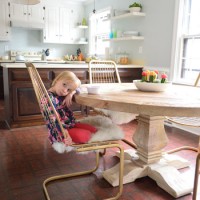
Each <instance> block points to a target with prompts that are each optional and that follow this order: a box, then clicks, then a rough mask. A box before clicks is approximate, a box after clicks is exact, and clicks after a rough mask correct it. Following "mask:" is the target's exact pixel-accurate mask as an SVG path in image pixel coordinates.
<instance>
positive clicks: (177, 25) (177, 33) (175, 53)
mask: <svg viewBox="0 0 200 200" xmlns="http://www.w3.org/2000/svg"><path fill="white" fill-rule="evenodd" d="M184 3H185V0H177V1H176V2H175V15H174V33H173V40H172V54H171V67H170V78H171V79H172V81H173V82H174V83H178V84H186V85H193V84H194V82H195V79H196V77H197V75H198V73H199V72H200V69H199V70H197V69H195V68H191V69H190V70H188V71H189V72H190V73H193V72H195V71H196V73H193V74H194V77H193V78H192V79H189V78H181V73H182V72H183V64H184V63H183V61H184V60H185V61H188V60H189V59H190V58H185V57H184V53H185V51H186V48H184V47H186V46H184V41H186V40H187V39H188V40H189V39H196V38H197V37H198V38H199V37H200V34H195V35H194V34H188V33H187V34H185V33H184V32H185V30H184V28H185V27H184V26H182V22H183V20H184V17H185V16H184V13H183V10H184ZM187 22H188V21H187ZM186 26H188V24H186ZM185 71H186V70H185Z"/></svg>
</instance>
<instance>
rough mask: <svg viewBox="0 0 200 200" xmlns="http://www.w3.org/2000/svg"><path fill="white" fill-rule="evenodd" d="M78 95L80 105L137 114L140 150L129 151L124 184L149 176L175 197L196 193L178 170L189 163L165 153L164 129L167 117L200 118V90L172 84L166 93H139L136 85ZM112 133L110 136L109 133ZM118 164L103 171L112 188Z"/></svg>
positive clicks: (103, 86) (136, 139)
mask: <svg viewBox="0 0 200 200" xmlns="http://www.w3.org/2000/svg"><path fill="white" fill-rule="evenodd" d="M81 91H82V92H81V93H80V94H78V95H75V101H76V102H77V103H78V104H81V105H86V106H90V107H95V108H104V109H109V110H113V111H121V112H127V113H137V114H138V117H137V120H138V126H137V129H136V131H135V133H134V134H133V142H134V143H135V144H136V145H137V149H131V150H128V151H127V152H126V154H127V155H126V156H125V158H126V159H125V162H124V179H123V183H124V184H126V183H130V182H133V181H135V180H136V179H138V178H141V177H145V176H149V177H150V178H152V179H154V180H155V181H156V183H157V184H158V185H159V186H160V187H161V188H162V189H164V190H165V191H167V192H168V193H169V194H171V195H172V196H174V197H175V198H177V197H180V196H183V195H186V194H189V193H191V192H192V190H193V177H192V179H191V181H189V179H188V177H186V176H184V173H180V171H179V169H181V168H185V167H188V166H189V165H190V163H189V162H188V161H187V160H186V159H183V158H181V157H179V156H177V155H173V154H167V153H166V152H164V151H163V149H164V147H166V146H167V144H168V138H167V135H166V132H165V128H164V120H165V117H166V116H168V117H169V116H183V117H200V88H199V87H193V86H185V85H174V84H172V85H171V86H170V87H169V88H167V90H165V91H164V92H147V91H140V90H138V89H137V88H136V87H135V84H134V83H115V84H101V89H100V92H99V94H88V93H87V85H82V86H81ZM108 134H109V133H108ZM118 169H119V168H118V164H117V165H116V166H114V167H112V168H111V169H108V170H106V171H104V172H103V177H104V178H105V179H106V180H107V181H108V182H109V183H110V184H111V185H113V186H117V185H118V173H119V172H118Z"/></svg>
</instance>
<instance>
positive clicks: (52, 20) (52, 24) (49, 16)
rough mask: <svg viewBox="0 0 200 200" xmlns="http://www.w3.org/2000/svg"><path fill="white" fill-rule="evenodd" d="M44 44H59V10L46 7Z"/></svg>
mask: <svg viewBox="0 0 200 200" xmlns="http://www.w3.org/2000/svg"><path fill="white" fill-rule="evenodd" d="M43 33H44V36H43V39H44V40H43V41H44V42H50V43H58V42H59V34H60V33H59V9H58V8H56V7H55V6H54V7H46V9H45V28H44V31H43Z"/></svg>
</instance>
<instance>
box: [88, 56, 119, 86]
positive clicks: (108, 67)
mask: <svg viewBox="0 0 200 200" xmlns="http://www.w3.org/2000/svg"><path fill="white" fill-rule="evenodd" d="M89 79H90V83H91V84H92V83H121V80H120V76H119V72H118V69H117V65H116V64H115V62H114V61H111V60H104V61H103V60H91V61H90V62H89Z"/></svg>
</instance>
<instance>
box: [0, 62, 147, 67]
mask: <svg viewBox="0 0 200 200" xmlns="http://www.w3.org/2000/svg"><path fill="white" fill-rule="evenodd" d="M72 62H73V61H72ZM1 65H2V66H3V67H5V68H25V67H26V66H25V63H2V64H1ZM34 65H35V67H36V68H88V63H60V64H58V63H56V62H55V63H52V62H49V63H46V62H45V63H34ZM117 67H118V68H143V67H142V66H140V65H133V64H130V65H117Z"/></svg>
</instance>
